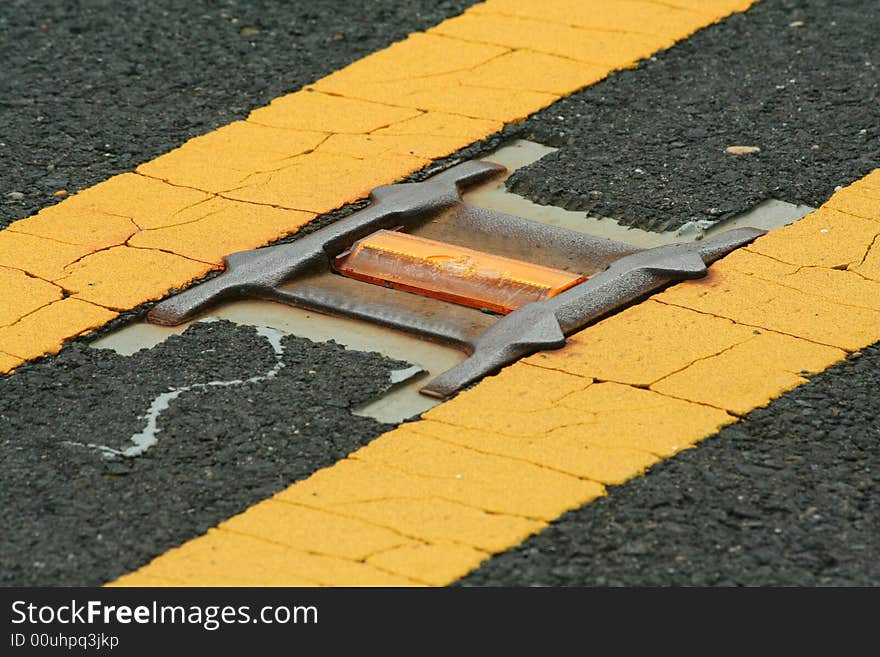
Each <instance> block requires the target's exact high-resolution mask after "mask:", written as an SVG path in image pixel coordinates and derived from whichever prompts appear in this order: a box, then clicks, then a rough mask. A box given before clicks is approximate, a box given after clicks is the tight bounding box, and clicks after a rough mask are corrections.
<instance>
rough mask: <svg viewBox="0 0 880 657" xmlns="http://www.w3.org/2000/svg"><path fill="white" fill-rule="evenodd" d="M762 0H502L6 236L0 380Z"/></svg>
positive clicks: (2, 244)
mask: <svg viewBox="0 0 880 657" xmlns="http://www.w3.org/2000/svg"><path fill="white" fill-rule="evenodd" d="M751 4H752V2H751V0H619V1H618V2H615V3H613V7H614V9H613V10H612V9H609V7H611V6H612V5H611V4H609V3H607V2H605V0H552V1H546V0H522V1H521V0H517V1H516V2H513V1H512V0H488V1H487V2H484V3H482V4H479V5H476V6H474V7H473V8H471V9H470V10H468V11H467V12H465V13H464V14H463V15H462V16H459V17H456V18H452V19H450V20H447V21H444V22H443V23H441V24H440V25H438V26H436V27H434V28H432V29H431V30H428V31H427V32H425V33H416V34H413V35H411V36H410V37H409V38H407V39H406V40H405V41H402V42H400V43H396V44H394V45H392V46H391V47H389V48H387V49H385V50H383V51H380V52H377V53H375V54H373V55H370V56H368V57H365V58H364V59H362V60H360V61H358V62H355V63H354V64H352V65H351V66H348V67H346V68H345V69H342V70H341V71H338V72H336V73H334V74H332V75H330V76H328V77H326V78H324V79H323V80H319V81H318V82H316V83H315V84H314V85H312V86H310V87H308V88H306V89H303V90H301V91H298V92H296V93H292V94H289V95H287V96H283V97H281V98H277V99H275V100H274V101H272V102H271V103H270V104H269V105H268V106H266V107H263V108H259V109H257V110H254V111H253V112H252V113H251V114H250V116H249V117H248V119H247V120H245V121H236V122H234V123H232V124H230V125H227V126H224V127H222V128H220V129H218V130H215V131H214V132H211V133H208V134H207V135H204V136H202V137H198V138H196V139H192V140H190V141H189V142H187V143H186V144H184V145H183V146H182V147H181V148H178V149H176V150H174V151H171V152H170V153H167V154H166V155H163V156H161V157H158V158H156V159H155V160H152V161H150V162H146V163H144V164H142V165H141V166H140V167H138V169H137V171H136V172H135V173H126V174H122V175H119V176H115V177H114V178H111V179H110V180H108V181H106V182H103V183H100V184H98V185H95V186H94V187H91V188H89V189H86V190H84V191H82V192H80V193H78V194H76V195H73V196H71V197H69V198H67V199H65V200H64V201H62V202H61V203H59V204H58V205H55V206H52V207H49V208H46V209H44V210H42V211H41V212H39V213H37V214H36V215H34V216H32V217H28V218H26V219H23V220H20V221H16V222H14V223H13V224H11V225H10V226H9V227H8V228H7V229H6V230H3V231H0V373H3V372H10V371H12V370H13V369H14V368H15V367H16V366H18V365H19V364H21V363H22V362H24V361H26V360H29V359H32V358H37V357H39V356H42V355H44V354H46V353H56V352H57V351H58V350H59V349H60V348H61V346H62V344H63V342H64V341H65V340H66V339H69V338H72V337H75V336H77V335H80V334H83V333H85V332H88V331H90V330H92V329H94V328H96V327H98V326H101V325H102V324H104V323H106V322H107V321H109V320H110V319H112V318H113V317H115V316H116V315H117V314H118V313H119V312H122V311H126V310H130V309H132V308H135V307H137V306H139V305H140V304H142V303H144V302H147V301H150V300H154V299H159V298H161V297H163V296H164V295H165V294H166V293H167V292H168V291H169V290H171V289H174V288H179V287H183V286H185V285H187V284H188V283H189V282H191V281H193V280H195V279H197V278H199V277H201V276H203V275H204V274H206V273H207V272H209V271H211V270H212V269H216V268H218V267H220V266H221V264H222V261H223V257H224V256H225V255H227V254H229V253H232V252H234V251H240V250H244V249H252V248H256V247H259V246H262V245H264V244H267V243H269V242H271V241H273V240H275V239H278V238H280V237H283V236H285V235H288V234H290V233H292V232H294V231H296V230H297V229H298V228H300V227H302V226H303V225H304V224H306V223H308V222H309V221H311V220H312V219H313V218H314V217H315V216H316V215H318V214H321V213H324V212H328V211H330V210H333V209H335V208H338V207H341V206H342V205H344V204H346V203H349V202H351V201H355V200H358V199H361V198H364V197H365V196H366V195H367V193H368V192H369V190H370V189H371V188H373V187H375V186H377V185H381V184H387V183H391V182H394V181H395V180H398V179H400V178H402V177H404V176H406V175H408V174H410V173H413V172H415V171H417V170H419V169H421V168H422V167H424V166H425V165H427V164H428V163H430V162H431V161H432V160H433V159H436V158H438V157H443V156H446V155H449V154H451V153H453V152H455V151H456V150H458V149H460V148H462V147H464V146H467V145H469V144H471V143H473V142H474V141H477V140H480V139H483V138H485V137H487V136H489V135H491V134H493V133H495V132H497V131H498V130H500V129H501V128H502V127H503V126H504V125H505V124H508V123H513V122H516V121H520V120H522V119H523V118H525V117H526V116H528V115H529V114H531V113H533V112H535V111H537V110H539V109H541V108H543V107H546V106H547V105H550V104H552V103H553V102H555V101H556V100H558V99H559V98H560V97H562V96H565V95H568V94H571V93H573V92H575V91H577V90H578V89H580V88H582V87H584V86H586V85H588V84H591V83H594V82H596V81H598V80H600V79H602V78H603V77H605V76H606V75H608V74H609V73H611V72H612V71H615V70H618V69H621V68H626V67H630V66H633V65H634V64H635V63H636V62H637V61H638V60H639V59H640V58H643V57H646V56H648V55H650V54H651V53H653V52H656V51H657V50H659V49H661V48H665V47H668V46H670V45H671V44H672V43H674V42H675V41H677V40H680V39H682V38H685V37H687V36H688V35H689V34H691V33H692V32H694V31H695V30H697V29H699V28H701V27H704V26H706V25H709V24H711V23H713V22H715V21H717V20H720V19H721V18H723V17H724V16H726V15H728V14H730V13H732V12H734V11H741V10H745V9H747V8H748V7H749V6H750V5H751Z"/></svg>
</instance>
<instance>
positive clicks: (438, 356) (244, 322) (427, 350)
mask: <svg viewBox="0 0 880 657" xmlns="http://www.w3.org/2000/svg"><path fill="white" fill-rule="evenodd" d="M219 320H226V321H230V322H234V323H235V324H238V325H241V326H253V327H255V328H257V330H264V331H270V332H271V333H272V334H273V335H275V336H283V335H292V336H297V337H300V338H305V339H308V340H311V341H313V342H316V343H327V342H331V341H332V342H334V343H335V344H339V345H341V346H343V347H345V348H347V349H352V350H356V351H361V352H373V353H379V354H382V355H383V356H385V357H387V358H392V359H395V360H401V361H406V362H408V363H413V365H412V366H411V367H407V368H402V369H400V370H394V371H392V372H391V373H390V374H389V384H390V386H391V387H390V388H389V390H388V392H386V393H384V394H382V395H380V396H378V398H377V399H375V400H372V401H368V402H366V403H364V404H362V405H359V406H357V407H355V408H354V409H353V412H354V413H355V414H356V415H360V416H363V417H370V418H373V419H375V420H378V421H379V422H386V423H398V422H402V421H403V420H405V419H408V418H411V417H414V416H417V415H419V414H420V413H423V412H425V411H427V410H429V409H431V408H433V407H434V406H436V405H437V404H438V403H440V402H439V400H436V399H433V398H430V397H425V396H424V395H420V394H418V388H419V385H420V383H419V382H420V381H422V380H423V379H424V378H425V377H426V376H428V375H432V374H439V373H440V372H443V371H445V370H447V369H449V368H450V367H453V366H455V365H457V364H458V363H460V362H461V361H462V360H464V358H465V355H464V354H463V353H462V352H460V351H458V350H457V349H453V348H451V347H445V346H443V345H439V344H436V343H433V342H426V341H424V340H420V339H418V338H415V337H412V336H410V335H407V334H405V333H401V332H399V331H394V330H392V329H387V328H384V327H381V326H375V325H372V324H368V323H366V322H359V321H356V320H352V319H347V318H344V317H334V316H331V315H323V314H321V313H316V312H311V311H307V310H303V309H301V308H294V307H291V306H285V305H281V304H277V303H272V302H269V301H255V300H246V301H233V302H229V303H224V304H221V305H219V306H217V307H215V308H213V309H212V310H211V311H209V313H207V314H206V315H204V316H203V317H201V318H199V319H198V320H195V321H193V322H187V323H185V324H182V325H180V326H157V325H155V324H150V323H149V322H136V323H133V324H129V325H128V326H124V327H122V328H120V329H118V330H117V331H114V332H112V333H109V334H107V335H105V336H102V337H101V338H99V339H97V340H95V341H94V342H92V343H91V346H92V347H94V348H98V349H111V350H113V351H115V352H116V353H118V354H121V355H124V356H130V355H132V354H134V353H136V352H138V351H139V350H141V349H150V348H152V347H154V346H156V345H158V344H160V343H162V342H164V341H165V340H166V339H167V338H168V337H170V336H172V335H179V334H181V333H183V332H184V331H185V330H186V329H187V328H188V327H190V326H192V325H193V324H194V323H196V322H198V323H205V322H216V321H219Z"/></svg>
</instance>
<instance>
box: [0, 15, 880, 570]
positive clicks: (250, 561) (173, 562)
mask: <svg viewBox="0 0 880 657" xmlns="http://www.w3.org/2000/svg"><path fill="white" fill-rule="evenodd" d="M750 4H751V2H749V1H747V0H738V1H733V0H731V1H728V0H663V1H662V2H661V1H660V0H656V1H647V0H645V1H641V0H633V1H628V0H621V1H620V2H615V3H607V2H603V1H601V0H554V1H553V2H546V1H541V2H538V1H531V2H530V1H513V0H489V1H488V2H485V3H482V4H480V5H477V6H475V7H473V8H472V9H471V10H469V11H467V12H465V14H464V15H462V16H460V17H457V18H453V19H450V20H448V21H445V22H443V23H441V24H440V25H438V26H436V27H435V28H433V29H431V30H429V31H428V32H426V33H424V34H414V35H411V36H410V37H409V38H408V39H407V40H405V41H403V42H401V43H398V44H395V45H393V46H391V47H390V48H388V49H386V50H384V51H381V52H378V53H375V54H373V55H371V56H369V57H367V58H365V59H363V60H361V61H359V62H356V63H355V64H353V65H351V66H350V67H347V68H346V69H343V70H341V71H339V72H337V73H334V74H333V75H330V76H328V77H327V78H325V79H323V80H320V81H318V82H317V83H315V84H314V85H313V86H311V87H309V88H308V89H305V90H302V91H300V92H297V93H294V94H291V95H289V96H285V97H282V98H279V99H277V100H275V101H273V102H272V103H271V104H270V105H269V106H268V107H265V108H261V109H258V110H256V111H254V112H253V113H252V114H251V116H250V117H249V118H248V120H247V121H243V122H236V123H233V124H231V125H229V126H226V127H224V128H221V129H220V130H217V131H215V132H212V133H210V134H208V135H205V136H204V137H200V138H198V139H195V140H192V141H190V142H188V143H187V144H185V145H184V146H183V147H181V148H179V149H177V150H175V151H172V152H171V153H168V154H167V155H164V156H162V157H160V158H157V159H156V160H153V161H152V162H148V163H146V164H144V165H142V166H141V167H139V168H138V171H137V173H134V174H125V175H123V176H118V177H116V178H114V179H111V180H110V181H108V182H106V183H102V184H101V185H98V186H96V187H94V188H92V189H89V190H86V191H85V192H82V193H80V194H77V195H76V196H74V197H72V198H71V199H68V200H66V201H64V202H62V203H61V204H59V205H58V206H54V207H53V208H49V209H47V210H45V211H43V212H41V213H40V214H38V215H37V216H36V217H32V218H30V219H26V220H24V221H21V222H16V224H13V226H11V227H10V228H9V229H8V230H6V231H2V232H0V276H6V277H8V280H9V284H10V285H11V286H13V287H14V286H18V288H16V289H20V290H21V291H22V292H21V294H16V295H14V296H13V297H10V298H11V299H15V302H14V303H13V304H12V305H9V306H8V309H6V306H0V308H4V309H5V310H4V312H0V325H3V324H4V322H5V326H4V327H3V328H0V352H5V355H4V356H0V367H4V368H6V369H10V368H12V367H15V366H16V365H17V364H18V363H20V362H21V361H22V360H25V359H27V358H32V357H34V356H38V355H40V354H42V353H43V352H45V351H54V350H57V349H58V348H59V347H60V344H61V342H62V341H63V340H64V339H65V338H67V337H70V336H72V335H76V334H77V333H79V332H82V331H86V330H89V329H90V328H93V327H94V326H97V325H100V324H101V323H103V322H105V321H107V319H108V318H109V317H112V316H113V315H114V314H115V313H116V312H118V311H120V310H124V309H128V308H132V307H135V306H137V305H138V304H140V303H142V302H144V301H146V300H149V299H155V298H159V297H161V296H162V295H164V294H165V293H166V292H167V291H168V290H169V289H171V288H173V287H180V286H183V285H185V284H186V283H187V282H188V281H190V280H192V279H193V278H195V277H198V276H201V275H202V274H204V273H205V272H207V271H208V270H210V269H211V268H213V267H217V266H219V265H220V263H221V262H222V257H223V256H224V255H226V254H227V253H230V252H232V251H236V250H241V249H246V248H254V247H256V246H259V245H261V244H265V243H267V242H269V241H271V240H273V239H275V238H277V237H279V236H281V235H284V234H287V233H289V232H291V231H293V230H296V229H297V228H298V227H300V226H301V225H303V224H304V223H306V222H308V221H309V220H311V219H312V218H313V217H314V216H316V215H317V214H319V213H323V212H326V211H328V210H331V209H334V208H336V207H339V206H340V205H342V204H344V203H347V202H349V201H353V200H356V199H359V198H362V197H363V196H364V195H365V194H366V193H367V192H368V191H369V189H370V188H372V187H374V186H376V185H379V184H384V183H388V182H392V181H393V180H395V179H398V178H400V177H402V176H404V175H406V174H408V173H411V172H413V171H416V170H418V169H420V168H421V167H423V166H424V165H426V164H427V163H429V162H430V161H431V160H432V159H434V158H437V157H441V156H445V155H448V154H450V153H452V152H454V151H455V150H457V149H459V148H461V147H463V146H466V145H468V144H470V143H472V142H473V141H475V140H479V139H482V138H484V137H486V136H487V135H490V134H492V133H494V132H497V131H498V130H499V129H500V128H501V127H503V125H504V124H506V123H510V122H515V121H518V120H520V119H522V118H523V117H525V116H527V115H528V114H530V113H532V112H534V111H536V110H538V109H540V108H542V107H545V106H547V105H549V104H551V103H552V102H554V101H555V100H557V99H558V98H560V97H562V96H564V95H566V94H570V93H572V92H574V91H576V90H578V89H580V88H582V87H583V86H585V85H588V84H591V83H593V82H595V81H597V80H599V79H601V78H602V77H604V76H606V75H607V74H608V73H610V72H611V71H613V70H616V69H620V68H625V67H628V66H632V65H633V64H634V63H635V62H637V61H638V60H639V59H641V58H643V57H646V56H648V55H650V54H651V53H653V52H655V51H656V50H658V49H660V48H664V47H668V46H669V45H671V44H672V43H674V42H675V41H677V40H679V39H682V38H685V37H686V36H688V35H689V34H691V33H692V32H693V31H695V30H697V29H699V28H701V27H703V26H706V25H708V24H711V23H713V22H715V21H717V20H720V19H721V18H723V17H724V16H726V15H728V14H729V13H731V12H733V11H739V10H744V9H746V8H747V7H748V6H749V5H750ZM878 235H880V172H875V173H874V174H872V175H870V176H868V177H867V178H866V179H864V180H862V181H860V182H858V183H856V184H855V185H852V186H850V187H849V188H847V189H844V190H841V191H840V192H838V193H837V194H835V196H834V197H833V198H832V199H831V200H829V202H828V203H827V204H826V205H825V206H823V207H822V208H821V209H820V210H819V211H817V212H815V213H813V214H812V215H810V216H808V217H806V218H805V219H802V220H801V221H799V222H798V223H797V224H795V225H793V226H790V227H788V228H785V229H781V230H778V231H774V232H773V233H771V234H770V235H768V236H766V237H764V238H761V239H760V240H758V241H757V242H755V243H754V244H753V245H751V246H750V247H748V248H746V249H742V250H740V251H738V252H736V253H734V254H733V255H731V256H729V257H727V258H725V259H724V260H722V261H720V262H718V263H716V264H715V265H713V266H712V268H711V270H710V274H709V276H708V277H707V278H705V279H703V280H700V281H694V282H688V283H684V284H681V285H677V286H675V287H672V288H670V289H669V290H667V291H665V292H663V293H661V294H659V295H656V296H654V297H653V298H652V299H651V300H649V301H647V302H645V303H642V304H640V305H638V306H635V307H632V308H630V309H628V310H626V311H624V312H622V313H620V314H618V315H615V316H614V317H611V318H609V319H607V320H605V321H603V322H601V323H599V324H597V325H595V326H593V327H591V328H589V329H587V330H586V331H584V332H582V333H580V334H579V335H577V336H574V337H573V338H572V339H571V340H570V341H569V342H570V344H569V345H568V346H567V347H566V348H564V349H562V350H559V351H556V352H549V353H542V354H538V355H536V356H533V357H531V358H528V359H526V360H525V361H523V362H520V363H517V364H516V365H514V366H512V367H509V368H507V369H505V370H504V371H503V372H501V373H500V374H499V375H497V376H495V377H491V378H489V379H486V380H485V381H483V382H482V383H480V384H479V385H478V386H476V387H475V388H473V389H471V390H469V391H467V392H465V393H463V394H461V395H459V396H458V397H456V398H455V399H453V400H451V401H449V402H447V403H445V404H443V405H441V406H439V407H437V408H435V409H434V410H432V411H430V412H428V413H427V414H425V416H424V418H423V419H422V420H420V421H418V422H413V423H410V424H406V425H403V426H401V427H399V428H398V429H396V430H394V431H391V432H389V433H387V434H385V435H383V436H381V437H380V438H378V439H376V440H375V441H373V442H372V443H370V444H369V445H368V446H366V447H364V448H362V449H360V450H358V451H357V452H355V453H353V454H351V455H350V456H349V457H348V458H346V459H343V460H342V461H340V462H338V463H337V464H335V465H334V466H332V467H330V468H327V469H324V470H321V471H319V472H317V473H316V474H314V475H313V476H311V477H309V478H308V479H306V480H304V481H301V482H298V483H296V484H294V485H292V486H290V487H289V488H288V489H286V490H284V491H282V492H281V493H279V494H277V495H276V496H274V497H273V498H271V499H269V500H265V501H263V502H260V503H258V504H256V505H255V506H253V507H251V508H250V509H248V510H247V511H245V512H244V513H242V514H240V515H238V516H235V517H233V518H231V519H229V520H227V521H225V522H223V523H221V524H220V525H219V526H218V527H216V528H214V529H212V530H210V531H209V532H208V533H207V534H205V535H204V536H201V537H198V538H196V539H194V540H192V541H189V542H188V543H186V544H184V545H182V546H181V547H179V548H175V549H173V550H171V551H169V552H168V553H166V554H164V555H161V556H159V557H157V558H156V559H155V560H154V561H152V562H151V563H150V564H148V565H146V566H144V567H143V568H141V569H140V570H138V571H136V572H134V573H131V574H129V575H126V576H124V577H122V578H120V579H119V580H117V582H115V584H116V585H181V584H182V585H298V584H303V585H311V584H324V585H424V584H429V585H439V584H445V583H449V582H451V581H454V580H455V579H457V578H459V577H461V576H462V575H464V574H466V573H467V572H468V571H469V570H471V569H473V568H474V567H475V566H476V565H478V564H479V563H480V562H481V561H482V560H484V559H486V558H487V557H489V556H490V555H491V554H494V553H498V552H501V551H504V550H506V549H508V548H510V547H511V546H513V545H516V544H518V543H519V542H521V541H522V540H523V539H524V538H526V537H527V536H529V535H531V534H533V533H535V532H538V531H540V530H541V529H543V528H544V527H546V526H547V524H548V523H550V522H552V521H553V520H554V519H556V518H558V517H559V516H560V515H561V514H562V513H564V512H565V511H567V510H569V509H573V508H576V507H578V506H580V505H582V504H584V503H586V502H589V501H590V500H592V499H595V498H596V497H598V496H601V495H604V494H605V486H606V485H608V484H617V483H621V482H624V481H626V480H628V479H630V478H631V477H634V476H638V475H639V474H641V473H643V472H644V471H645V469H646V468H648V467H650V466H651V465H653V464H655V463H657V462H658V461H660V460H661V459H664V458H667V457H669V456H671V455H673V454H675V453H677V452H679V451H681V450H683V449H687V448H689V447H691V446H693V445H694V444H696V443H697V442H698V441H699V440H701V439H702V438H705V437H706V436H709V435H712V434H713V433H715V432H716V431H717V430H718V429H719V428H720V427H722V426H724V425H725V424H728V423H731V422H735V421H736V420H737V418H738V417H739V416H741V415H742V414H744V413H747V412H748V411H750V410H751V409H753V408H756V407H758V406H762V405H765V404H766V403H768V402H769V401H770V400H771V399H773V398H775V397H776V396H778V395H780V394H782V393H783V392H784V391H786V390H789V389H791V388H793V387H795V386H797V385H800V384H802V383H804V382H805V381H806V377H807V376H808V375H809V374H810V373H812V372H817V371H820V370H822V369H824V368H827V367H828V366H830V365H831V364H833V363H835V362H837V361H839V360H840V359H842V358H844V357H845V356H846V354H847V353H851V352H854V351H857V350H859V349H861V348H863V347H864V346H866V345H869V344H871V343H873V342H875V341H877V340H878V339H880V321H878V320H880V302H875V301H872V300H876V299H880V295H878V294H877V292H878V290H880V250H877V249H875V248H874V247H875V244H876V242H877V238H878ZM25 244H27V245H28V247H30V248H25ZM3 267H6V269H3ZM4 280H6V279H4ZM62 288H63V289H64V290H66V291H67V293H68V294H69V296H67V297H66V298H61V296H62ZM9 303H10V302H9V301H4V304H9ZM16 327H18V328H16ZM4 358H5V359H6V360H3V359H4Z"/></svg>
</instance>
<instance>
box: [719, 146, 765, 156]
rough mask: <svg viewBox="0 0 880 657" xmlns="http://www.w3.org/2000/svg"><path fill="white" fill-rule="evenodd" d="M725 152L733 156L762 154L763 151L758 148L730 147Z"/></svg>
mask: <svg viewBox="0 0 880 657" xmlns="http://www.w3.org/2000/svg"><path fill="white" fill-rule="evenodd" d="M724 152H725V153H730V154H731V155H752V154H753V153H760V152H761V149H760V148H758V147H757V146H728V147H727V148H725V149H724Z"/></svg>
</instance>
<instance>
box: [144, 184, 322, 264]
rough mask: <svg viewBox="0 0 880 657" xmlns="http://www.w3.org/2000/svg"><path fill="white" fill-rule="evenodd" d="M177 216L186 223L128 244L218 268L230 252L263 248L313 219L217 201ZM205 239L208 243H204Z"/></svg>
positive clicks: (151, 232)
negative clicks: (182, 218) (208, 237)
mask: <svg viewBox="0 0 880 657" xmlns="http://www.w3.org/2000/svg"><path fill="white" fill-rule="evenodd" d="M181 214H182V215H183V216H185V217H186V219H187V220H186V221H184V222H181V223H179V224H177V225H174V226H168V227H166V228H156V229H154V230H144V231H141V232H139V233H138V234H137V235H134V236H133V237H132V238H131V239H130V240H129V241H128V244H129V245H130V246H134V247H138V248H141V249H154V250H158V251H166V252H168V253H176V254H177V255H181V256H183V257H185V258H190V259H192V260H198V261H200V262H205V263H211V264H214V265H218V266H219V265H222V264H223V259H224V257H225V256H227V255H228V254H230V253H232V252H233V251H240V250H246V249H255V248H257V247H260V246H264V245H266V244H268V243H269V242H272V241H274V240H276V239H278V238H280V237H283V236H285V235H287V234H289V233H292V232H294V231H295V230H297V229H298V228H300V227H301V226H303V225H304V224H306V223H308V222H309V221H311V220H312V219H313V218H314V217H315V214H314V213H313V212H300V211H298V210H284V209H282V208H273V207H271V206H266V205H259V206H255V205H251V204H248V203H239V202H237V201H230V200H227V199H224V198H220V197H214V198H211V199H210V200H208V201H205V202H203V203H199V204H197V205H194V206H192V207H190V208H187V209H186V210H184V211H183V212H182V213H181ZM205 235H210V236H211V239H205Z"/></svg>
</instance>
